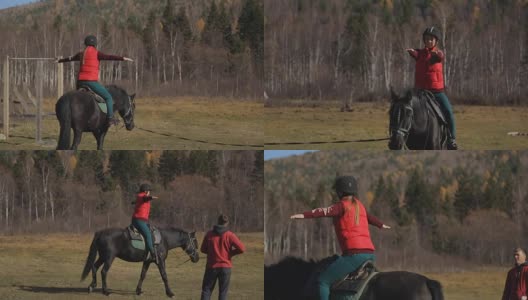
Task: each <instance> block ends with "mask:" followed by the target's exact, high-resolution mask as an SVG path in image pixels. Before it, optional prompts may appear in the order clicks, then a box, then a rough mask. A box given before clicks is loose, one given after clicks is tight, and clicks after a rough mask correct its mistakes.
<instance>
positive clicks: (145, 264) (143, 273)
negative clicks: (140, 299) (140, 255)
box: [136, 261, 150, 295]
mask: <svg viewBox="0 0 528 300" xmlns="http://www.w3.org/2000/svg"><path fill="white" fill-rule="evenodd" d="M149 266H150V261H144V262H143V268H142V269H141V276H139V281H138V285H137V287H136V295H141V293H142V291H141V286H142V285H143V280H145V277H146V276H147V271H148V268H149Z"/></svg>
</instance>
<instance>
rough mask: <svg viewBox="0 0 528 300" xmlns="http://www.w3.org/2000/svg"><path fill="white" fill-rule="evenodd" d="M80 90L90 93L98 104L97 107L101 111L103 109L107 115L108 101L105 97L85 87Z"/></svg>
mask: <svg viewBox="0 0 528 300" xmlns="http://www.w3.org/2000/svg"><path fill="white" fill-rule="evenodd" d="M78 90H79V91H82V92H86V93H89V94H90V95H91V96H92V98H93V99H94V101H95V102H96V103H97V105H98V106H99V109H101V111H102V112H103V113H105V114H106V113H108V111H107V109H106V101H105V100H104V99H103V97H101V96H99V95H98V94H97V93H96V92H94V91H92V89H90V88H89V87H87V86H84V85H83V86H81V87H80V88H79V89H78Z"/></svg>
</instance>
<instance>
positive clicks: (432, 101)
mask: <svg viewBox="0 0 528 300" xmlns="http://www.w3.org/2000/svg"><path fill="white" fill-rule="evenodd" d="M418 92H419V94H420V98H422V99H424V98H425V100H426V105H427V106H429V108H430V109H431V110H432V111H433V112H434V114H435V116H436V118H437V119H438V121H439V122H440V123H442V124H443V125H447V120H446V118H445V116H444V113H443V112H442V109H441V108H440V104H438V102H437V101H436V98H435V96H434V95H433V93H431V92H430V91H428V90H418Z"/></svg>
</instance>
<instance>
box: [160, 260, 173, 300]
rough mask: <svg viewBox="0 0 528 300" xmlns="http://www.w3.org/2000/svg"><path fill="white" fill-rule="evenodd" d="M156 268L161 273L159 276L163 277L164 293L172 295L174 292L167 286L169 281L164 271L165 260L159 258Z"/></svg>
mask: <svg viewBox="0 0 528 300" xmlns="http://www.w3.org/2000/svg"><path fill="white" fill-rule="evenodd" d="M158 269H159V271H160V274H161V278H162V279H163V283H165V294H167V296H169V297H171V298H172V297H174V293H173V292H172V291H171V289H170V287H169V281H168V280H167V273H166V272H165V260H164V259H160V260H159V264H158Z"/></svg>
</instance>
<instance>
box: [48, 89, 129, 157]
mask: <svg viewBox="0 0 528 300" xmlns="http://www.w3.org/2000/svg"><path fill="white" fill-rule="evenodd" d="M106 88H107V89H108V92H109V93H110V94H111V95H112V99H113V100H114V111H117V112H119V115H121V118H123V121H124V122H125V127H126V129H127V130H132V129H134V110H135V108H136V104H135V102H134V97H135V94H134V95H128V94H127V92H126V91H125V90H124V89H122V88H120V87H118V86H115V85H110V86H107V87H106ZM55 113H56V114H57V119H58V120H59V125H60V133H59V143H58V145H57V150H68V149H71V150H76V149H77V147H78V146H79V143H80V142H81V137H82V134H83V132H91V133H93V135H94V136H95V139H96V140H97V149H98V150H101V149H103V144H104V138H105V136H106V132H107V131H108V128H109V124H108V121H107V118H106V114H105V113H104V112H102V111H101V109H100V108H99V106H98V105H97V103H96V102H95V100H94V98H93V95H92V94H91V93H88V92H85V91H71V92H68V93H66V94H64V95H63V96H62V97H60V98H59V100H58V101H57V104H55ZM71 129H73V143H72V144H71V145H70V133H71Z"/></svg>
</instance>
